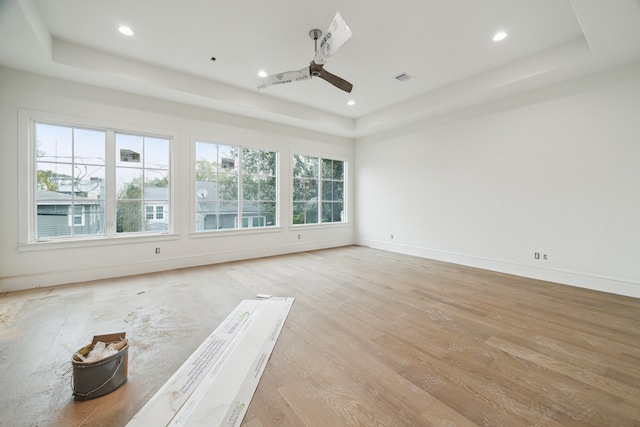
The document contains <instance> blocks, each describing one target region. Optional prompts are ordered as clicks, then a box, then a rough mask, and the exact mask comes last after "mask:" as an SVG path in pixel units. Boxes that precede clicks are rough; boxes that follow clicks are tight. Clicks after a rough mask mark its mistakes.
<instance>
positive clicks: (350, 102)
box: [347, 99, 356, 105]
mask: <svg viewBox="0 0 640 427" xmlns="http://www.w3.org/2000/svg"><path fill="white" fill-rule="evenodd" d="M347 105H356V101H354V100H353V99H350V100H349V101H348V102H347Z"/></svg>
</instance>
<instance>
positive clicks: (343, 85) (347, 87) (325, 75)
mask: <svg viewBox="0 0 640 427" xmlns="http://www.w3.org/2000/svg"><path fill="white" fill-rule="evenodd" d="M314 76H315V74H314ZM317 77H320V78H321V79H324V80H326V81H328V82H329V83H331V84H332V85H334V86H335V87H337V88H338V89H342V90H343V91H345V92H348V93H351V89H353V85H352V84H351V83H349V82H348V81H346V80H345V79H343V78H342V77H338V76H336V75H335V74H331V73H330V72H328V71H327V70H325V69H324V68H323V69H321V70H320V74H318V75H317Z"/></svg>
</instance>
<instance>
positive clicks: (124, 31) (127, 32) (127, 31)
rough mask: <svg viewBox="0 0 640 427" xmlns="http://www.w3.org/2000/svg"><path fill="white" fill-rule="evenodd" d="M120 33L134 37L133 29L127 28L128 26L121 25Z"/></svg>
mask: <svg viewBox="0 0 640 427" xmlns="http://www.w3.org/2000/svg"><path fill="white" fill-rule="evenodd" d="M118 31H120V32H121V33H122V34H124V35H125V36H132V35H133V31H131V28H129V27H127V26H126V25H121V26H120V28H118Z"/></svg>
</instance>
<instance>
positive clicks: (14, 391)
mask: <svg viewBox="0 0 640 427" xmlns="http://www.w3.org/2000/svg"><path fill="white" fill-rule="evenodd" d="M210 268H215V274H211V271H209V269H210ZM234 270H235V267H234V264H228V265H220V266H217V267H201V268H196V269H186V270H177V271H173V272H166V273H157V274H148V275H141V276H134V277H128V278H122V279H115V280H105V281H96V282H88V283H82V284H76V285H67V286H61V287H55V288H44V289H35V290H29V291H23V292H15V293H10V294H1V295H0V386H1V387H2V393H0V414H1V416H0V425H1V426H121V425H125V424H126V423H127V422H128V421H129V419H130V418H131V417H132V416H133V415H135V413H137V411H138V409H139V407H140V405H141V404H143V403H144V402H146V401H147V400H148V399H149V398H151V396H152V395H153V393H154V390H156V389H157V388H158V387H159V386H161V385H162V384H163V383H164V382H165V381H166V379H167V378H168V377H169V376H171V374H173V372H175V370H176V369H177V368H178V367H179V366H180V365H181V364H182V363H183V362H184V360H186V359H187V357H188V356H189V355H190V354H191V353H192V352H193V351H194V349H195V348H197V347H198V345H200V343H202V341H203V340H204V339H205V338H206V337H207V336H208V335H209V334H210V333H211V331H213V330H214V329H215V328H216V327H217V325H218V324H219V323H220V322H221V321H222V320H224V318H225V317H226V316H227V315H228V314H229V312H230V311H231V310H232V309H233V308H234V307H235V306H236V305H237V304H238V303H239V302H240V301H241V300H242V299H244V298H253V297H254V296H255V295H256V293H257V292H260V291H257V292H256V290H251V289H248V288H247V287H244V286H242V285H240V284H238V283H237V282H236V281H234V280H233V277H232V276H233V274H234ZM263 291H268V290H263ZM119 331H125V332H126V333H127V337H128V338H129V339H130V349H129V376H128V381H127V382H126V383H125V384H124V385H123V386H121V387H120V388H119V389H117V390H116V391H114V392H112V393H110V394H108V395H105V396H103V397H99V398H96V399H92V400H87V401H76V400H74V397H73V395H72V390H71V377H72V370H71V366H72V365H71V357H72V355H73V353H74V352H75V351H77V350H78V349H80V348H81V347H83V346H84V345H86V344H88V343H90V342H91V339H92V337H93V335H94V334H105V333H112V332H119ZM143 373H144V374H143Z"/></svg>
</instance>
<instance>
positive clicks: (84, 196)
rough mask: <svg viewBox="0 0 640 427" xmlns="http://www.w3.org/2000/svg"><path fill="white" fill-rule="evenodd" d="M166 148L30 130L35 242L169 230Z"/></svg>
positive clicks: (165, 142)
mask: <svg viewBox="0 0 640 427" xmlns="http://www.w3.org/2000/svg"><path fill="white" fill-rule="evenodd" d="M169 142H170V140H169V139H166V138H157V137H150V136H143V135H133V134H127V133H121V132H117V131H115V130H104V129H86V128H81V127H74V126H66V125H59V124H50V123H42V122H36V123H34V142H33V147H34V152H35V177H34V180H35V187H36V188H35V209H34V212H35V227H34V229H35V239H37V240H51V239H58V238H65V239H68V238H73V237H76V236H107V237H109V236H114V235H116V234H121V233H130V232H145V231H156V232H157V231H168V229H169V227H168V226H169V222H168V212H167V210H166V209H167V208H168V207H169V156H170V154H169ZM156 205H157V207H161V209H160V212H161V213H160V216H159V217H158V216H157V213H156V215H154V206H156ZM157 207H156V209H157ZM149 208H151V217H149ZM156 212H157V211H156ZM143 214H144V215H143ZM149 220H154V221H153V224H151V223H150V221H149ZM158 220H161V221H160V222H158Z"/></svg>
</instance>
